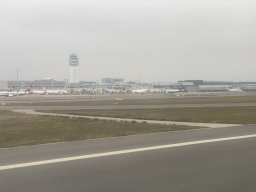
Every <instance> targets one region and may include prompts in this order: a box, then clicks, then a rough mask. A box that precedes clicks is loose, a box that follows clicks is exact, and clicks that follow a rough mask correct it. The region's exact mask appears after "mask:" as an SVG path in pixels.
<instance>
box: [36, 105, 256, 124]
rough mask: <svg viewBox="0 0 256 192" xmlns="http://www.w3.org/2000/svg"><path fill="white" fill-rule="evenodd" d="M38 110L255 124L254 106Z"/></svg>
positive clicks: (164, 119)
mask: <svg viewBox="0 0 256 192" xmlns="http://www.w3.org/2000/svg"><path fill="white" fill-rule="evenodd" d="M40 112H46V113H47V112H48V113H62V114H72V115H88V116H101V117H117V118H129V119H148V120H161V121H181V122H200V123H224V124H256V107H193V108H163V109H161V108H157V109H155V108H154V109H85V110H47V111H46V110H40Z"/></svg>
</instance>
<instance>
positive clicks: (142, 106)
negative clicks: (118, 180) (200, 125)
mask: <svg viewBox="0 0 256 192" xmlns="http://www.w3.org/2000/svg"><path fill="white" fill-rule="evenodd" d="M235 106H256V103H221V104H170V105H116V104H113V105H105V106H104V105H101V106H0V110H65V109H148V108H185V107H235Z"/></svg>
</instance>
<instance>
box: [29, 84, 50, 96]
mask: <svg viewBox="0 0 256 192" xmlns="http://www.w3.org/2000/svg"><path fill="white" fill-rule="evenodd" d="M28 90H29V92H28V93H29V94H39V95H44V94H45V92H46V90H45V89H44V90H43V91H34V89H33V88H32V84H31V85H30V86H29V88H28Z"/></svg>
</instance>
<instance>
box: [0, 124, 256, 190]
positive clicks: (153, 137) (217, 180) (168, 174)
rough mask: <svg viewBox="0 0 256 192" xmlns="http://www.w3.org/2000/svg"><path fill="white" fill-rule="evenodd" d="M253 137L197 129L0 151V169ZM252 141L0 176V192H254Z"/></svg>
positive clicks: (246, 131)
mask: <svg viewBox="0 0 256 192" xmlns="http://www.w3.org/2000/svg"><path fill="white" fill-rule="evenodd" d="M254 134H256V126H255V125H248V126H240V127H229V128H221V129H200V130H190V131H179V132H168V133H158V134H148V135H139V136H127V137H117V138H107V139H97V140H87V141H77V142H69V143H58V144H47V145H38V146H29V147H17V148H9V149H0V154H1V156H0V167H1V166H6V165H11V164H18V163H27V162H37V161H42V160H51V159H59V158H65V157H76V156H81V155H90V154H98V153H105V152H113V151H122V150H129V149H138V148H145V147H154V146H162V145H169V144H178V143H184V142H194V141H202V140H210V139H219V138H230V137H238V136H245V135H254ZM255 144H256V140H255V137H252V138H244V139H236V140H226V141H218V142H210V143H202V144H195V145H186V146H178V147H174V148H163V149H156V150H148V151H140V152H135V153H126V154H117V155H112V156H103V157H95V158H90V159H81V160H74V161H66V162H57V163H53V164H44V165H37V166H30V167H23V168H16V169H8V170H1V171H0V177H1V180H0V191H26V192H29V191H55V192H56V191H253V190H254V189H255V187H256V182H255V171H256V168H255V158H256V153H254V146H255Z"/></svg>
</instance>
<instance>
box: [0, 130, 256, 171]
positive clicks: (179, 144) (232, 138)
mask: <svg viewBox="0 0 256 192" xmlns="http://www.w3.org/2000/svg"><path fill="white" fill-rule="evenodd" d="M253 137H256V134H254V135H244V136H236V137H225V138H219V139H208V140H201V141H192V142H185V143H175V144H169V145H160V146H153V147H143V148H137V149H128V150H121V151H112V152H105V153H97V154H90V155H81V156H75V157H66V158H59V159H51V160H44V161H36V162H30V163H20V164H13V165H5V166H0V171H1V170H6V169H15V168H23V167H31V166H36V165H46V164H51V163H60V162H66V161H74V160H81V159H89V158H95V157H104V156H111V155H120V154H127V153H135V152H142V151H150V150H156V149H166V148H173V147H181V146H188V145H196V144H203V143H213V142H219V141H229V140H237V139H246V138H253Z"/></svg>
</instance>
